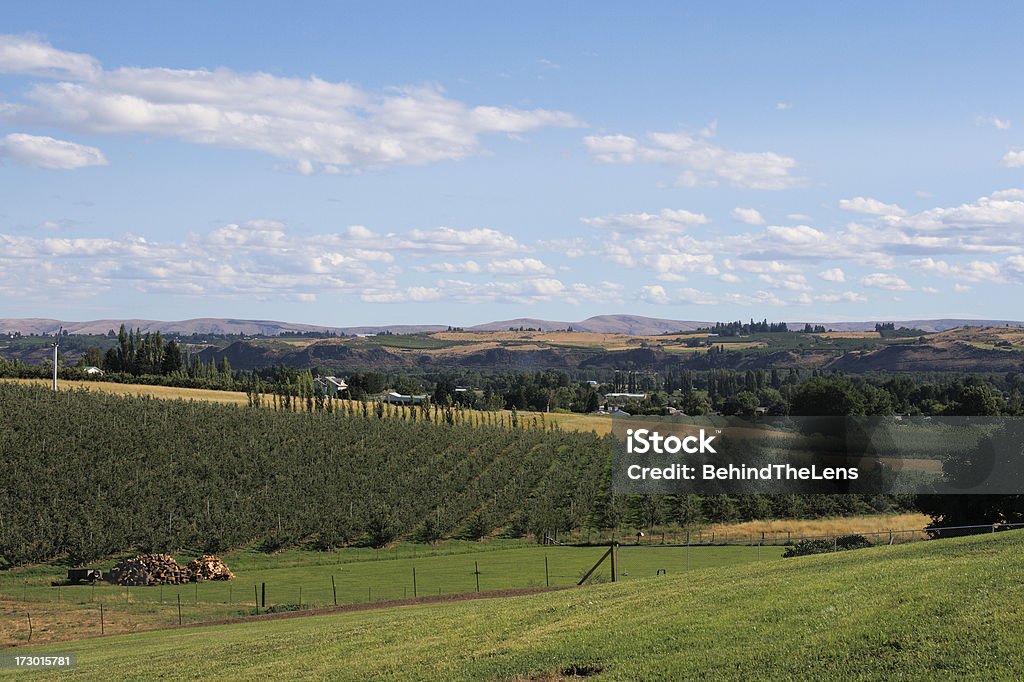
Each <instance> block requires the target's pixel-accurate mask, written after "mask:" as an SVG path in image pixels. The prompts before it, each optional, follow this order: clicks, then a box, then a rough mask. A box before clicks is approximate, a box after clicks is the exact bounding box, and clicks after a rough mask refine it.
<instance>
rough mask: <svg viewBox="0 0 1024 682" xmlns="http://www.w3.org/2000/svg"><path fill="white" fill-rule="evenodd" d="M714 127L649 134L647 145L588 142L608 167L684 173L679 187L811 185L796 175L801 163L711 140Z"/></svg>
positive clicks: (621, 138)
mask: <svg viewBox="0 0 1024 682" xmlns="http://www.w3.org/2000/svg"><path fill="white" fill-rule="evenodd" d="M714 133H715V126H714V125H713V124H712V125H711V126H709V127H708V128H707V129H706V130H703V131H701V132H699V133H686V132H679V133H659V132H652V133H647V134H646V136H645V141H644V142H641V141H640V140H638V139H636V138H634V137H630V136H628V135H590V136H587V137H585V138H584V139H583V142H584V144H585V145H586V147H587V149H588V150H589V151H590V153H591V154H592V155H593V156H594V158H595V159H597V160H598V161H601V162H603V163H621V164H632V163H659V164H664V165H667V166H670V167H673V168H676V169H678V170H679V171H680V175H679V176H678V177H677V179H676V182H677V184H678V185H680V186H684V187H692V186H696V185H712V186H714V185H718V184H727V185H733V186H735V187H749V188H752V189H768V190H776V189H788V188H790V187H797V186H800V185H803V184H805V183H806V181H805V180H804V179H803V178H799V177H795V176H793V175H792V174H791V172H792V171H793V169H795V168H796V165H797V163H796V161H795V160H794V159H792V158H790V157H788V156H783V155H782V154H777V153H775V152H737V151H732V150H730V149H725V148H723V147H719V146H717V145H715V144H712V143H711V142H710V139H711V138H712V137H713V136H714Z"/></svg>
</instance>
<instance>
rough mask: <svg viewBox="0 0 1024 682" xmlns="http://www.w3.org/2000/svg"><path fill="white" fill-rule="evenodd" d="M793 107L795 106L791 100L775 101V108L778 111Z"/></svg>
mask: <svg viewBox="0 0 1024 682" xmlns="http://www.w3.org/2000/svg"><path fill="white" fill-rule="evenodd" d="M792 108H793V105H792V104H790V103H789V102H776V103H775V110H776V111H786V110H787V109H792Z"/></svg>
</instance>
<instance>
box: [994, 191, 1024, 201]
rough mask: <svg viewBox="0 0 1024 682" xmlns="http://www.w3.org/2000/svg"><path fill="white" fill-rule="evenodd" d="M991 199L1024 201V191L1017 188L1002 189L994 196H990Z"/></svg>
mask: <svg viewBox="0 0 1024 682" xmlns="http://www.w3.org/2000/svg"><path fill="white" fill-rule="evenodd" d="M989 197H991V198H992V199H999V200H1003V199H1008V200H1010V201H1014V200H1022V199H1024V189H1016V188H1012V189H1001V190H999V191H997V192H992V194H990V195H989Z"/></svg>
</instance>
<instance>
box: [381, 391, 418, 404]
mask: <svg viewBox="0 0 1024 682" xmlns="http://www.w3.org/2000/svg"><path fill="white" fill-rule="evenodd" d="M380 399H381V400H382V401H383V402H386V403H392V404H394V405H422V404H423V403H425V402H426V401H427V396H426V395H403V394H401V393H398V392H396V391H389V392H388V393H385V394H384V395H383V396H381V398H380Z"/></svg>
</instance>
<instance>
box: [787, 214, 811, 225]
mask: <svg viewBox="0 0 1024 682" xmlns="http://www.w3.org/2000/svg"><path fill="white" fill-rule="evenodd" d="M786 220H791V221H793V222H794V223H810V222H813V221H814V218H812V217H811V216H809V215H807V214H805V213H790V214H789V215H787V216H786Z"/></svg>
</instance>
